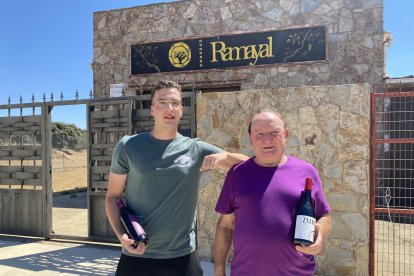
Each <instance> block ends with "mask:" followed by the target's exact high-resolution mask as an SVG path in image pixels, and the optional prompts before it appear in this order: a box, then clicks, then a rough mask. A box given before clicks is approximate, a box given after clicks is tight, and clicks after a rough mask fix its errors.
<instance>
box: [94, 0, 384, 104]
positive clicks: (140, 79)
mask: <svg viewBox="0 0 414 276" xmlns="http://www.w3.org/2000/svg"><path fill="white" fill-rule="evenodd" d="M320 25H324V26H326V28H327V60H326V61H322V62H307V63H290V64H278V65H268V66H255V67H253V66H252V67H249V66H247V67H240V68H229V69H225V70H204V71H193V72H185V73H160V74H151V75H135V76H131V75H130V45H134V44H139V43H145V42H155V41H166V40H176V39H177V40H179V39H184V38H185V39H188V38H196V37H205V36H213V35H216V34H219V35H224V34H232V33H240V32H253V31H256V32H257V31H266V30H280V29H286V28H296V27H304V26H320ZM93 28H94V37H93V41H94V47H93V63H92V68H93V75H94V95H95V97H98V98H99V97H105V96H107V95H108V94H109V85H110V84H111V83H124V84H125V85H126V87H127V89H126V92H127V94H128V95H135V94H136V93H140V92H141V91H142V90H150V89H151V88H152V85H153V84H154V83H156V82H157V81H158V80H159V79H161V78H167V79H174V80H176V81H177V82H179V83H181V84H183V85H184V86H185V87H187V88H193V86H194V87H196V88H200V89H202V88H211V87H225V86H233V87H234V86H240V87H241V90H249V89H262V88H270V87H300V86H307V85H322V84H331V85H333V84H335V85H337V84H353V83H371V84H378V83H380V82H381V81H382V77H383V71H384V70H383V66H384V50H383V1H382V0H364V1H361V0H325V1H322V0H279V1H274V0H254V1H252V0H249V1H248V0H225V1H223V0H195V1H178V2H172V3H160V4H155V5H147V6H139V7H133V8H127V9H119V10H112V11H104V12H97V13H94V23H93Z"/></svg>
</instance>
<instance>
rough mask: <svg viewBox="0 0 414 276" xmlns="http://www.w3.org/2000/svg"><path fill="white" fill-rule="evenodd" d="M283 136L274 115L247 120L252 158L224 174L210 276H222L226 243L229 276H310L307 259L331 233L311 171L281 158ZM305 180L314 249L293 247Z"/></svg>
mask: <svg viewBox="0 0 414 276" xmlns="http://www.w3.org/2000/svg"><path fill="white" fill-rule="evenodd" d="M288 136H289V131H288V129H286V128H285V125H284V122H283V121H282V119H281V118H280V115H279V114H278V113H273V112H262V113H259V114H257V115H255V116H254V117H253V119H252V122H251V124H250V127H249V137H250V142H251V144H252V148H253V152H254V154H255V156H254V157H252V158H250V159H249V160H247V161H246V162H244V163H241V164H238V165H236V166H234V167H233V168H232V169H230V171H229V172H228V174H227V177H226V180H225V183H224V186H223V189H222V192H221V194H220V197H219V200H218V202H217V206H216V211H217V212H219V213H221V214H222V215H221V217H220V220H219V222H218V224H217V229H216V240H215V257H214V270H215V275H216V276H222V275H225V268H226V260H227V257H228V254H229V251H230V248H231V245H232V242H233V244H234V258H233V261H232V263H231V275H237V276H251V275H255V276H269V275H295V276H301V275H303V276H305V275H307V276H309V275H312V274H313V273H314V271H315V261H314V257H313V255H316V254H318V253H319V252H320V251H321V249H322V245H323V239H324V238H325V237H326V236H327V235H328V233H329V232H330V229H331V218H330V215H329V213H330V208H329V205H328V203H327V201H326V199H325V196H324V194H323V191H322V186H321V183H320V178H319V175H318V172H317V171H316V169H315V168H314V167H313V166H312V165H310V164H309V163H306V162H305V161H302V160H299V159H297V158H295V157H293V156H287V155H285V153H284V151H285V148H286V144H287V138H288ZM306 177H312V179H313V183H314V184H313V189H312V199H313V201H314V202H315V213H316V217H317V222H316V234H315V243H314V244H313V245H310V246H295V245H294V244H293V231H294V220H295V211H296V209H297V206H298V205H299V202H300V195H301V192H302V191H303V190H304V187H305V179H306ZM233 239H234V241H233Z"/></svg>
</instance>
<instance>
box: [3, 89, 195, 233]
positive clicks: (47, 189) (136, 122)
mask: <svg viewBox="0 0 414 276" xmlns="http://www.w3.org/2000/svg"><path fill="white" fill-rule="evenodd" d="M9 102H10V100H9ZM75 104H86V106H87V131H88V141H89V143H88V150H87V152H88V157H87V158H88V159H87V160H88V177H87V178H88V179H87V182H88V183H87V207H88V212H87V213H88V240H92V241H117V239H116V235H115V233H114V232H113V230H112V228H111V226H110V224H109V221H108V219H107V217H106V213H105V196H106V191H107V185H108V183H107V182H108V176H109V170H110V165H111V157H112V152H113V149H114V147H115V145H116V143H117V142H118V141H119V139H120V138H122V137H123V136H124V135H132V134H136V133H139V132H143V131H148V130H151V129H152V127H153V119H152V116H151V113H150V107H151V96H150V95H138V96H126V97H119V98H103V99H83V100H78V99H76V100H70V101H63V96H61V101H53V98H52V100H51V101H49V102H46V100H45V97H43V102H40V103H35V102H34V100H32V102H31V103H22V100H20V104H10V103H9V104H8V105H0V111H5V112H6V114H0V208H1V209H0V234H13V235H28V236H36V237H44V238H47V239H49V238H69V239H77V237H75V236H70V237H69V236H61V235H53V234H52V233H51V232H52V196H53V194H52V177H51V174H52V167H51V160H50V158H51V116H50V114H51V110H52V108H53V107H54V106H57V105H59V106H62V105H75ZM28 110H30V111H31V114H29V115H28V114H27V113H28ZM179 131H180V132H181V133H182V134H183V135H185V136H190V137H195V92H194V91H193V92H183V117H182V119H181V122H180V126H179ZM79 239H84V238H82V237H79Z"/></svg>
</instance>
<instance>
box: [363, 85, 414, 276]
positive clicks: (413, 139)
mask: <svg viewBox="0 0 414 276" xmlns="http://www.w3.org/2000/svg"><path fill="white" fill-rule="evenodd" d="M370 183H371V202H370V203H371V204H370V206H371V210H370V275H414V92H384V93H374V94H372V95H371V181H370Z"/></svg>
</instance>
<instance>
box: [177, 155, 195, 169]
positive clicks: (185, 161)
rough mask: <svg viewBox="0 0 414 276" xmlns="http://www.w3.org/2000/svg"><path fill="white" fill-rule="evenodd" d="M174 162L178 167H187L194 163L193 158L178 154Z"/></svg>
mask: <svg viewBox="0 0 414 276" xmlns="http://www.w3.org/2000/svg"><path fill="white" fill-rule="evenodd" d="M174 163H175V164H177V166H178V167H189V166H191V165H192V164H193V163H194V160H193V159H191V157H190V156H188V155H180V156H178V157H177V158H175V160H174Z"/></svg>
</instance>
